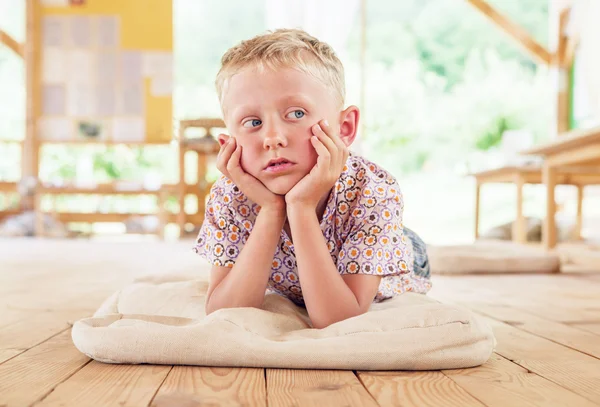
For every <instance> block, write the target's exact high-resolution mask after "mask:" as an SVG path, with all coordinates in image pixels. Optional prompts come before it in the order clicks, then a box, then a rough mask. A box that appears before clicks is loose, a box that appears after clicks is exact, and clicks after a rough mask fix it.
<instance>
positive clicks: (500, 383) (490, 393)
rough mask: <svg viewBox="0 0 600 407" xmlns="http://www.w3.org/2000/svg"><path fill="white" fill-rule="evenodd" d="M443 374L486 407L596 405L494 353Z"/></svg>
mask: <svg viewBox="0 0 600 407" xmlns="http://www.w3.org/2000/svg"><path fill="white" fill-rule="evenodd" d="M443 373H444V374H445V375H447V376H448V377H449V378H450V379H452V380H453V381H454V382H456V384H457V385H459V386H460V387H462V388H463V389H464V390H465V391H467V392H468V393H469V394H471V395H473V396H474V397H476V398H477V399H478V400H481V401H482V402H483V403H484V404H485V405H486V406H489V407H496V406H497V407H505V406H507V405H512V406H524V407H525V406H548V407H555V406H577V407H592V406H595V405H596V404H595V403H593V402H591V401H589V400H587V399H585V398H584V397H582V396H580V395H578V394H576V393H574V392H572V391H569V390H567V389H565V388H564V387H562V386H559V385H558V384H556V383H553V382H551V381H550V380H547V379H545V378H543V377H542V376H540V375H537V374H535V373H532V372H529V371H527V369H524V368H523V367H521V366H518V365H516V364H514V363H512V362H510V361H509V360H507V359H505V358H503V357H501V356H499V355H497V354H494V355H493V356H492V357H491V358H490V360H489V361H488V362H487V363H485V364H484V365H482V366H478V367H475V368H471V369H456V370H444V371H443ZM442 404H443V403H440V404H439V405H442Z"/></svg>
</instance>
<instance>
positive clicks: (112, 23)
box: [96, 16, 120, 48]
mask: <svg viewBox="0 0 600 407" xmlns="http://www.w3.org/2000/svg"><path fill="white" fill-rule="evenodd" d="M96 27H97V43H98V46H100V47H108V48H116V47H117V46H118V45H119V37H120V22H119V18H118V17H111V16H102V17H97V19H96Z"/></svg>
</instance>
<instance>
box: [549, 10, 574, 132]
mask: <svg viewBox="0 0 600 407" xmlns="http://www.w3.org/2000/svg"><path fill="white" fill-rule="evenodd" d="M550 6H551V7H550V49H551V51H552V59H551V63H550V72H551V73H552V77H553V78H554V89H555V95H556V99H555V103H556V104H555V107H554V112H555V125H554V126H553V128H552V132H553V133H554V136H559V135H561V134H564V133H566V132H567V131H569V128H570V126H569V115H570V103H569V96H570V89H569V88H570V80H569V76H570V71H571V65H570V64H568V63H567V59H568V58H570V55H569V53H570V52H573V51H572V50H570V49H569V47H571V45H570V44H569V41H568V37H567V32H566V31H567V30H566V29H567V24H568V22H569V17H570V8H569V7H567V5H566V3H565V2H564V1H562V0H553V1H551V3H550ZM571 64H572V62H571Z"/></svg>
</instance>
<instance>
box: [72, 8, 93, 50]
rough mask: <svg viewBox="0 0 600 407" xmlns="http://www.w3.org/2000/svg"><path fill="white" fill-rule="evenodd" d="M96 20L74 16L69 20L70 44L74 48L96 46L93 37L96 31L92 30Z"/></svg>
mask: <svg viewBox="0 0 600 407" xmlns="http://www.w3.org/2000/svg"><path fill="white" fill-rule="evenodd" d="M93 21H95V19H94V18H91V17H85V16H73V17H70V18H69V24H68V26H69V43H70V45H71V46H73V47H76V48H77V47H80V48H89V47H91V46H92V45H95V41H93V40H92V35H93V33H94V31H95V30H93V29H92V22H93Z"/></svg>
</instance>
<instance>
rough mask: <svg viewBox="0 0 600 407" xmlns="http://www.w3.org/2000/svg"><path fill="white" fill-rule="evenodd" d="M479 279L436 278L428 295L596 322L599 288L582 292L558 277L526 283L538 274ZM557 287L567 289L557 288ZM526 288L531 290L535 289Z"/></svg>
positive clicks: (568, 320) (599, 314)
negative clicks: (436, 280)
mask: <svg viewBox="0 0 600 407" xmlns="http://www.w3.org/2000/svg"><path fill="white" fill-rule="evenodd" d="M479 277H481V278H482V279H481V280H477V279H473V278H472V277H470V278H465V279H463V278H462V277H461V278H443V279H440V281H438V282H436V284H435V285H434V288H433V290H432V291H431V294H430V295H431V296H432V297H434V298H436V299H440V300H451V301H463V302H479V303H487V304H490V305H508V306H511V307H513V308H517V309H522V310H525V311H527V312H529V313H531V314H534V315H537V316H540V317H543V318H546V319H549V320H552V321H555V322H564V323H578V322H594V321H596V322H600V298H598V295H597V292H600V287H598V291H594V290H595V288H594V289H593V290H592V291H589V290H588V291H585V292H584V291H583V290H581V287H578V286H576V285H574V284H572V283H569V280H568V279H566V278H564V277H562V276H558V275H557V276H556V277H557V279H556V280H555V281H554V282H552V280H547V279H535V280H533V281H530V278H532V277H540V276H538V275H535V276H512V275H511V276H495V278H494V279H490V278H489V277H488V276H479ZM544 277H546V278H547V277H548V276H544ZM509 278H510V279H509ZM507 279H509V280H508V281H506V280H507ZM561 284H565V286H569V287H570V289H566V288H564V287H563V288H562V289H561ZM569 284H570V285H569ZM530 287H535V290H532V289H529V288H530ZM577 290H581V291H577Z"/></svg>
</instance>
